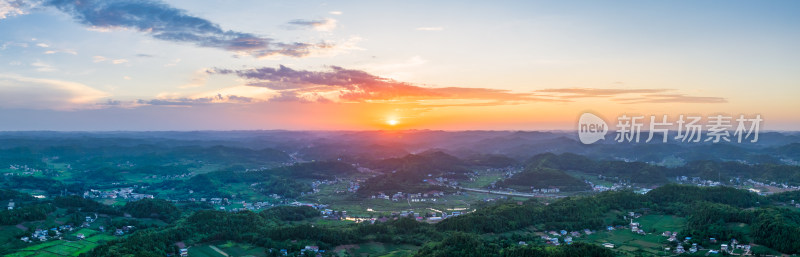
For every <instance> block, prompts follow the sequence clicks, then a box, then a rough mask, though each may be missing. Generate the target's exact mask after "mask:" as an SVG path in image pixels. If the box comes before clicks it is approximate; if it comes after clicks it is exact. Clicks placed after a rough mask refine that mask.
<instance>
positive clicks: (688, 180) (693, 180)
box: [675, 176, 722, 187]
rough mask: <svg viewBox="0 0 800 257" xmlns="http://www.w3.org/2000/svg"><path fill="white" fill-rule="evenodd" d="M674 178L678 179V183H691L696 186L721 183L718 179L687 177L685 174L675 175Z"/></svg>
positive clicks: (710, 185) (711, 185)
mask: <svg viewBox="0 0 800 257" xmlns="http://www.w3.org/2000/svg"><path fill="white" fill-rule="evenodd" d="M675 180H676V181H678V183H680V184H692V185H696V186H707V187H713V186H720V185H722V183H720V182H719V181H713V180H706V179H701V178H700V177H691V178H689V177H686V176H677V177H676V178H675Z"/></svg>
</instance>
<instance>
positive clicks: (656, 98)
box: [612, 94, 728, 104]
mask: <svg viewBox="0 0 800 257" xmlns="http://www.w3.org/2000/svg"><path fill="white" fill-rule="evenodd" d="M612 100H614V101H617V102H620V103H625V104H637V103H727V102H728V100H727V99H725V98H723V97H712V96H688V95H685V94H649V95H643V96H642V97H638V98H637V97H632V98H618V99H612Z"/></svg>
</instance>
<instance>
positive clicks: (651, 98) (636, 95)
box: [536, 88, 728, 104]
mask: <svg viewBox="0 0 800 257" xmlns="http://www.w3.org/2000/svg"><path fill="white" fill-rule="evenodd" d="M675 91H676V90H675V89H664V88H656V89H646V88H633V89H617V88H552V89H542V90H537V91H536V92H538V93H544V94H550V95H551V96H553V97H558V98H561V99H578V98H595V97H603V98H609V99H610V100H612V101H615V102H619V103H624V104H633V103H726V102H727V101H728V100H727V99H725V98H723V97H713V96H689V95H685V94H681V93H675Z"/></svg>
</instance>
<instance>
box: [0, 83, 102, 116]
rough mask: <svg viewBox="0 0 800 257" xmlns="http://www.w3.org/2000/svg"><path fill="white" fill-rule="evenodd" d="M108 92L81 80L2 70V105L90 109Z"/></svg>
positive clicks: (5, 106) (0, 103)
mask: <svg viewBox="0 0 800 257" xmlns="http://www.w3.org/2000/svg"><path fill="white" fill-rule="evenodd" d="M108 96H109V94H108V93H106V92H103V91H100V90H97V89H94V88H92V87H89V86H86V85H84V84H80V83H75V82H68V81H61V80H53V79H40V78H29V77H23V76H17V75H8V74H0V107H2V108H27V109H54V110H74V109H87V108H93V107H95V103H97V102H98V101H100V100H101V99H102V98H105V97H108Z"/></svg>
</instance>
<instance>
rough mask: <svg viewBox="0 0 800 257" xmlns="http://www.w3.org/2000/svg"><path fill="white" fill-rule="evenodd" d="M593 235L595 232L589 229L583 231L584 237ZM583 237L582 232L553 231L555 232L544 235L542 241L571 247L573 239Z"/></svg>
mask: <svg viewBox="0 0 800 257" xmlns="http://www.w3.org/2000/svg"><path fill="white" fill-rule="evenodd" d="M592 233H594V232H592V231H591V230H589V229H588V228H587V229H584V230H583V235H591V234H592ZM581 235H582V234H581V232H578V231H571V232H568V231H566V230H561V231H555V230H553V231H548V232H547V234H546V235H543V236H542V240H544V241H545V242H547V244H550V245H561V243H564V244H568V245H569V244H572V240H573V238H577V237H580V236H581Z"/></svg>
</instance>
